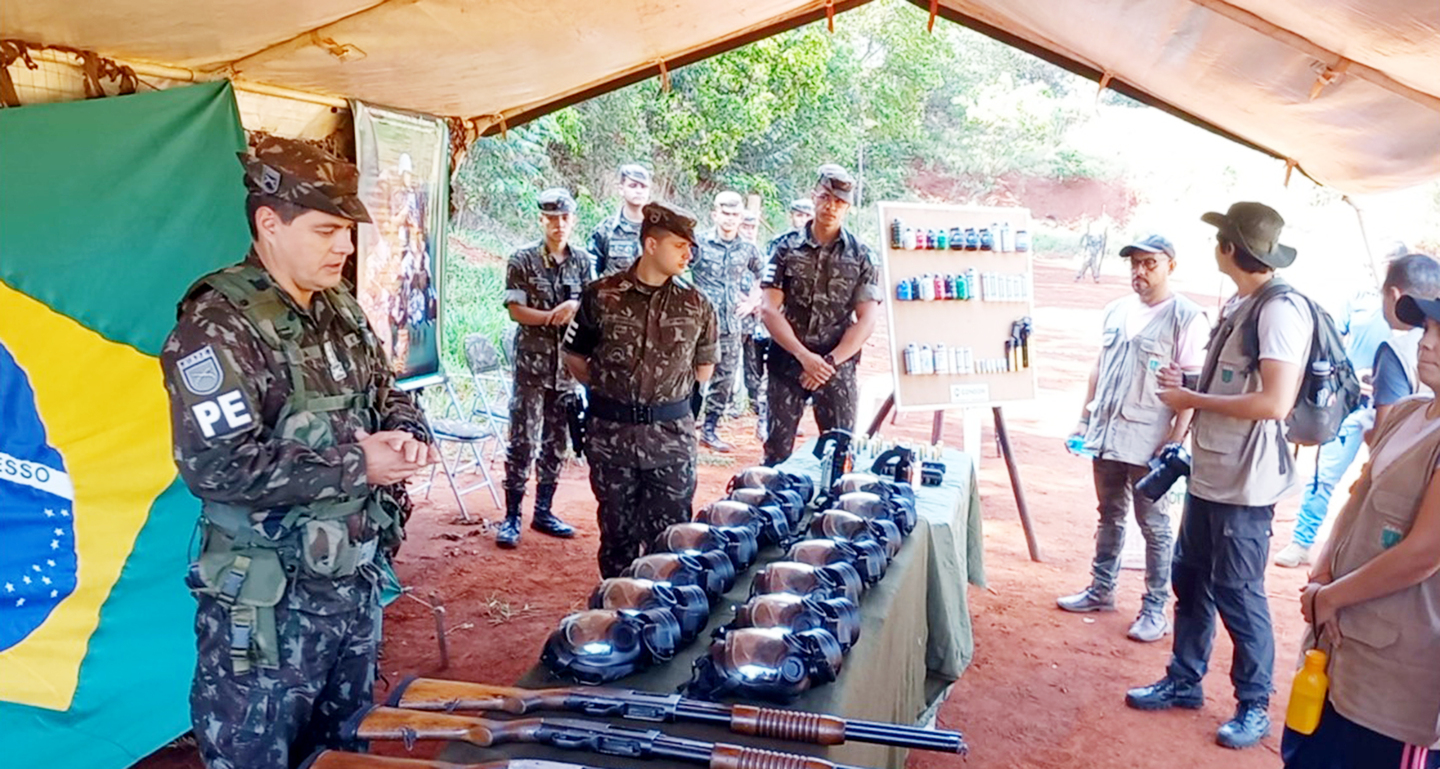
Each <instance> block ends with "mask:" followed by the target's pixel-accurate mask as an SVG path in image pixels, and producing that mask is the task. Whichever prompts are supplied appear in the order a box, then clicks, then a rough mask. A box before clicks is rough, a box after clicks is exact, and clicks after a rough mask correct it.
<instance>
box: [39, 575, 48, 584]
mask: <svg viewBox="0 0 1440 769" xmlns="http://www.w3.org/2000/svg"><path fill="white" fill-rule="evenodd" d="M40 581H41V582H44V583H45V584H47V585H48V584H50V578H49V577H41V578H40Z"/></svg>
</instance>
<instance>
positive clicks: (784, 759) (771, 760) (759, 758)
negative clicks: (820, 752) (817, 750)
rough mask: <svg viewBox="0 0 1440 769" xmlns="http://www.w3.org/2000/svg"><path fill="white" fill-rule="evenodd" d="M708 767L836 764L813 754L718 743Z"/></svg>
mask: <svg viewBox="0 0 1440 769" xmlns="http://www.w3.org/2000/svg"><path fill="white" fill-rule="evenodd" d="M710 769H836V766H835V764H832V763H830V762H829V761H826V760H825V759H823V758H816V757H815V756H802V755H798V754H795V753H777V752H775V751H773V750H760V749H758V748H742V747H740V746H738V745H723V744H720V745H716V746H715V750H714V752H713V753H711V755H710Z"/></svg>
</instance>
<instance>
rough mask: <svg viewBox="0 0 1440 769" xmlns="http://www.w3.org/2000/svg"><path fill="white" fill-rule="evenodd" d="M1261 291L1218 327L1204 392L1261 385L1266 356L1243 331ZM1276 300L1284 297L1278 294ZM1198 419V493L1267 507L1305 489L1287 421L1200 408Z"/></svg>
mask: <svg viewBox="0 0 1440 769" xmlns="http://www.w3.org/2000/svg"><path fill="white" fill-rule="evenodd" d="M1272 280H1280V278H1278V277H1277V278H1273V279H1272ZM1258 294H1259V292H1258V291H1257V292H1256V294H1255V295H1252V296H1251V297H1250V298H1248V299H1246V300H1245V301H1244V302H1243V303H1241V304H1240V306H1238V307H1236V308H1235V309H1234V310H1233V311H1231V313H1230V314H1229V315H1228V316H1226V317H1225V318H1223V319H1221V321H1220V325H1218V326H1216V327H1215V331H1214V333H1212V334H1211V336H1210V351H1209V354H1208V356H1207V357H1206V360H1205V372H1204V373H1202V374H1201V375H1200V383H1201V391H1202V392H1205V393H1209V394H1212V395H1241V394H1244V393H1252V392H1257V391H1259V390H1260V361H1258V360H1255V359H1252V358H1251V357H1250V356H1248V355H1247V354H1246V353H1245V350H1244V344H1243V338H1244V336H1245V335H1244V333H1242V332H1241V329H1242V327H1243V326H1244V324H1245V323H1247V322H1248V321H1249V319H1250V316H1251V315H1252V314H1253V313H1254V311H1255V309H1256V307H1255V302H1254V301H1253V300H1254V297H1255V296H1256V295H1258ZM1271 301H1275V302H1279V301H1284V300H1283V299H1282V298H1280V297H1278V296H1277V297H1274V298H1273V299H1271ZM1306 337H1307V338H1309V337H1310V335H1309V334H1307V335H1306ZM1302 361H1303V358H1302ZM1301 365H1304V364H1303V362H1302V364H1301ZM1192 424H1193V426H1192V427H1191V431H1192V434H1193V436H1194V440H1193V441H1192V444H1193V445H1192V450H1191V454H1192V457H1193V463H1192V472H1191V474H1190V493H1192V494H1194V495H1195V496H1197V497H1200V498H1201V499H1205V500H1209V501H1211V502H1218V503H1221V504H1226V505H1246V506H1249V507H1263V506H1266V505H1273V504H1275V503H1276V502H1278V501H1280V500H1281V499H1284V498H1285V497H1287V496H1289V495H1290V494H1292V493H1294V492H1295V491H1297V490H1298V489H1299V488H1300V481H1301V479H1300V473H1299V472H1298V471H1297V469H1296V467H1295V460H1294V458H1293V457H1291V455H1290V450H1289V444H1287V443H1286V442H1285V424H1284V422H1283V421H1281V420H1274V419H1267V420H1263V421H1259V422H1256V421H1252V420H1248V419H1237V418H1235V417H1231V416H1226V415H1224V414H1219V413H1216V412H1213V411H1205V410H1200V409H1197V410H1196V411H1195V421H1194V422H1193V423H1192Z"/></svg>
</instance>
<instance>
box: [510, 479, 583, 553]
mask: <svg viewBox="0 0 1440 769" xmlns="http://www.w3.org/2000/svg"><path fill="white" fill-rule="evenodd" d="M554 498H555V484H553V483H542V484H540V485H538V486H536V487H535V515H534V517H532V518H531V519H530V528H532V529H534V530H536V531H538V532H540V533H541V534H549V535H550V536H552V537H562V538H565V539H569V538H570V537H573V536H575V527H574V526H571V525H570V524H568V523H566V522H564V521H562V520H560V519H559V518H558V517H557V516H556V515H555V514H554V513H552V512H550V501H551V500H553V499H554ZM517 536H518V535H517Z"/></svg>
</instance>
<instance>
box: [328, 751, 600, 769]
mask: <svg viewBox="0 0 1440 769" xmlns="http://www.w3.org/2000/svg"><path fill="white" fill-rule="evenodd" d="M510 766H511V763H510V762H509V761H487V762H485V763H483V764H452V763H449V762H447V761H426V760H424V759H421V758H395V757H392V756H372V755H369V754H366V753H346V752H344V751H342V750H327V751H324V752H322V753H317V754H315V756H314V757H312V758H311V759H310V761H309V762H307V763H305V764H303V765H301V767H300V769H510ZM525 769H591V768H590V767H587V766H582V765H580V764H569V763H563V762H560V761H540V760H535V759H529V760H527V761H526V763H525Z"/></svg>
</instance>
